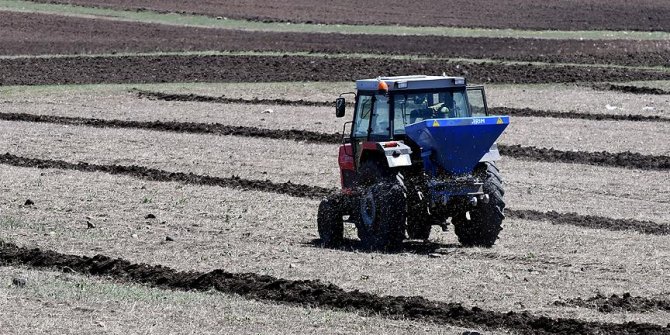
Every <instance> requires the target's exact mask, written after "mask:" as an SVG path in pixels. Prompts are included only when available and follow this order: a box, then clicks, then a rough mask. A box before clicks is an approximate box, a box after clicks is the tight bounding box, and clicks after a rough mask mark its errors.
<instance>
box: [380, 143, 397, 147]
mask: <svg viewBox="0 0 670 335" xmlns="http://www.w3.org/2000/svg"><path fill="white" fill-rule="evenodd" d="M382 146H383V147H384V148H395V147H397V146H398V142H386V143H384V144H383V145H382Z"/></svg>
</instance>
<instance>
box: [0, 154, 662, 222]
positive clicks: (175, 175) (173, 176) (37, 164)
mask: <svg viewBox="0 0 670 335" xmlns="http://www.w3.org/2000/svg"><path fill="white" fill-rule="evenodd" d="M0 164H4V165H9V166H15V167H25V168H39V169H60V170H73V171H81V172H102V173H108V174H111V175H124V176H129V177H133V178H137V179H142V180H149V181H159V182H178V183H183V184H190V185H204V186H219V187H226V188H239V189H242V190H246V191H262V192H271V193H277V194H285V195H289V196H293V197H298V198H307V199H313V200H320V199H322V198H324V197H325V196H327V195H329V194H332V193H334V192H336V191H337V190H336V189H334V188H333V189H329V188H325V187H319V186H312V185H303V184H294V183H290V182H285V183H275V182H271V181H269V180H251V179H243V178H239V177H236V176H232V177H214V176H207V175H197V174H193V173H183V172H170V171H165V170H161V169H155V168H149V167H144V166H137V165H130V166H124V165H102V164H90V163H85V162H79V163H71V162H66V161H63V160H52V159H39V158H29V157H22V156H17V155H13V154H10V153H5V154H4V155H0ZM505 214H506V215H507V216H508V217H512V218H518V219H524V220H531V221H548V222H550V223H552V224H555V225H571V226H577V227H582V228H591V229H606V230H611V231H635V232H638V233H642V234H647V235H670V225H667V224H660V223H656V222H653V221H641V220H633V219H613V218H607V217H601V216H592V215H581V214H576V213H558V212H555V211H549V212H541V211H536V210H514V209H510V208H507V209H505Z"/></svg>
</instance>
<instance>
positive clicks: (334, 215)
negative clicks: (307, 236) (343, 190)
mask: <svg viewBox="0 0 670 335" xmlns="http://www.w3.org/2000/svg"><path fill="white" fill-rule="evenodd" d="M342 215H343V213H342V204H341V202H340V199H339V198H338V197H337V196H329V197H327V198H325V199H323V200H321V203H320V204H319V211H318V213H317V216H316V223H317V228H318V230H319V237H320V238H321V245H322V246H324V247H326V248H335V247H338V246H340V245H341V244H342V241H343V239H344V221H343V219H342Z"/></svg>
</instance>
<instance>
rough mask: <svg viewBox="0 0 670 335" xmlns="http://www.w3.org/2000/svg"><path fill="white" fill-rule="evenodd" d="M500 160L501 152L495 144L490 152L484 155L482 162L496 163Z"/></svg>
mask: <svg viewBox="0 0 670 335" xmlns="http://www.w3.org/2000/svg"><path fill="white" fill-rule="evenodd" d="M499 159H500V152H499V151H498V143H493V145H492V146H491V148H490V149H489V151H488V152H487V153H486V154H484V156H483V157H482V159H480V160H479V161H480V162H495V161H497V160H499Z"/></svg>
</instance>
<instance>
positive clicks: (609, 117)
mask: <svg viewBox="0 0 670 335" xmlns="http://www.w3.org/2000/svg"><path fill="white" fill-rule="evenodd" d="M130 92H133V93H137V96H138V97H140V98H145V99H150V100H161V101H183V102H208V103H220V104H246V105H279V106H302V107H333V108H334V107H335V102H334V101H310V100H302V99H300V100H286V99H259V98H253V99H243V98H228V97H225V96H220V97H214V96H207V95H198V94H192V93H191V94H178V93H164V92H157V91H149V90H140V89H132V90H130ZM348 105H351V106H353V104H350V103H348ZM489 111H490V112H491V113H492V114H495V115H509V116H528V117H549V118H557V119H582V120H595V121H645V122H670V118H665V117H660V116H656V115H636V114H628V115H617V114H593V113H580V112H574V111H573V112H558V111H547V110H537V109H531V108H511V107H492V108H489Z"/></svg>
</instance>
